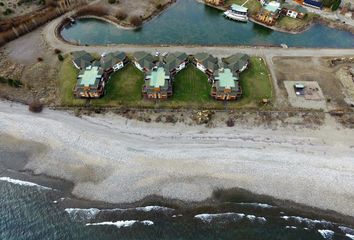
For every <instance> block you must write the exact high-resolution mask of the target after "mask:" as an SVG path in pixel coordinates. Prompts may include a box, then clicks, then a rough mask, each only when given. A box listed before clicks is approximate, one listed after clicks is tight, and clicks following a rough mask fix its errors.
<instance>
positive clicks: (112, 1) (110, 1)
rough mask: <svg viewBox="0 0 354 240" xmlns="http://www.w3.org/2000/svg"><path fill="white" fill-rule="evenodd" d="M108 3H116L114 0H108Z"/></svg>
mask: <svg viewBox="0 0 354 240" xmlns="http://www.w3.org/2000/svg"><path fill="white" fill-rule="evenodd" d="M108 3H109V4H115V3H116V0H108Z"/></svg>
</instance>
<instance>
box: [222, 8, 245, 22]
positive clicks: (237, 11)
mask: <svg viewBox="0 0 354 240" xmlns="http://www.w3.org/2000/svg"><path fill="white" fill-rule="evenodd" d="M247 12H248V9H247V8H245V7H243V6H240V5H237V4H232V5H231V8H230V9H229V10H227V11H226V12H224V16H225V17H226V18H229V19H232V20H235V21H240V22H247V21H248V16H247Z"/></svg>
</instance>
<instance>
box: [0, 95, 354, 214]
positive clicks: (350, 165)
mask: <svg viewBox="0 0 354 240" xmlns="http://www.w3.org/2000/svg"><path fill="white" fill-rule="evenodd" d="M0 135H1V136H2V139H4V136H5V137H6V136H11V138H16V139H18V141H26V142H27V144H26V146H23V148H28V146H30V149H31V152H32V153H35V154H27V155H26V156H27V157H28V159H27V160H26V162H27V164H26V166H25V168H26V169H29V170H32V171H33V172H34V173H35V174H45V175H49V176H53V177H58V178H62V179H66V180H69V181H71V182H73V183H74V188H73V194H74V195H75V196H77V197H80V198H85V199H90V200H94V201H104V202H109V203H126V202H134V201H139V200H141V199H143V198H145V197H147V196H150V195H159V196H163V197H166V198H172V199H180V200H184V201H202V200H205V199H206V198H209V197H210V196H211V194H212V191H213V190H216V189H220V188H222V189H228V188H234V187H236V188H243V189H246V190H249V191H251V192H254V193H257V194H265V195H269V196H272V197H275V198H279V199H284V200H292V201H294V202H296V203H299V204H304V205H308V206H312V207H317V208H321V209H324V210H333V211H336V212H338V213H341V214H344V215H349V216H354V158H353V156H354V130H351V129H343V128H341V127H340V126H339V125H338V124H337V123H335V122H334V120H333V119H327V121H326V124H324V125H323V126H321V127H320V128H319V129H317V130H314V129H306V128H302V129H300V128H299V129H298V130H294V128H290V127H289V128H280V129H277V130H272V129H266V128H264V127H252V128H250V127H247V128H245V127H244V126H242V125H238V124H236V126H235V127H233V128H228V127H222V126H218V127H215V128H206V127H204V126H186V125H185V124H182V123H180V124H175V125H173V124H157V123H142V122H138V121H135V120H127V119H125V118H123V117H120V116H117V115H113V114H106V115H98V116H94V117H88V116H85V117H82V118H78V117H75V116H73V115H70V114H69V113H66V112H61V111H52V110H47V109H46V110H45V111H44V112H43V113H41V114H33V113H30V112H28V110H27V107H26V106H23V105H19V104H14V103H12V104H11V103H8V102H0ZM9 138H10V137H9ZM3 142H4V141H0V144H2V145H4V143H3ZM28 142H29V143H28ZM31 142H32V143H31ZM30 143H31V144H30ZM19 145H21V144H13V146H12V145H11V144H7V146H2V148H0V149H7V152H11V151H15V150H17V149H18V147H19ZM11 148H12V149H11ZM3 152H5V151H3ZM5 156H6V155H5ZM0 158H1V159H2V160H3V158H4V155H3V154H1V155H0Z"/></svg>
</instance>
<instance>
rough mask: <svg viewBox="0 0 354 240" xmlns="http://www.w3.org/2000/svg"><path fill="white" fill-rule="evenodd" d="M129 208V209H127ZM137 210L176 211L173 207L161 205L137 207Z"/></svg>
mask: <svg viewBox="0 0 354 240" xmlns="http://www.w3.org/2000/svg"><path fill="white" fill-rule="evenodd" d="M127 210H129V209H127ZM135 210H137V211H143V212H151V211H174V209H172V208H168V207H161V206H146V207H137V208H135Z"/></svg>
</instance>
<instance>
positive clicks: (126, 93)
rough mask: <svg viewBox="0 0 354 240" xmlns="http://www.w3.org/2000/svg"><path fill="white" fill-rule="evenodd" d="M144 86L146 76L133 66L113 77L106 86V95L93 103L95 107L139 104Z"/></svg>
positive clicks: (130, 65) (128, 66)
mask: <svg viewBox="0 0 354 240" xmlns="http://www.w3.org/2000/svg"><path fill="white" fill-rule="evenodd" d="M143 85H144V74H143V73H142V72H141V71H139V70H138V69H137V68H135V67H134V66H133V65H132V64H129V65H127V66H126V67H125V68H123V69H121V70H119V71H118V72H116V73H114V74H113V75H112V76H111V79H110V80H109V81H108V84H107V86H106V95H105V96H104V97H103V98H101V99H98V100H95V101H93V103H94V104H95V105H101V106H102V105H112V106H114V105H120V104H122V105H124V104H134V103H135V104H138V103H139V102H140V101H141V100H142V97H141V89H142V86H143Z"/></svg>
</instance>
